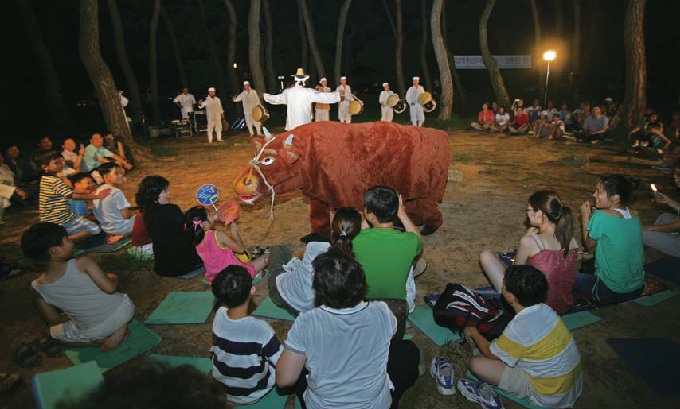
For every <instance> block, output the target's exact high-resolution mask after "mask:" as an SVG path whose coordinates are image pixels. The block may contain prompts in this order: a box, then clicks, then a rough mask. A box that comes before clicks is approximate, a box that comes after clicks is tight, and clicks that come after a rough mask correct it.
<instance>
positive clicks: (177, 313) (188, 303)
mask: <svg viewBox="0 0 680 409" xmlns="http://www.w3.org/2000/svg"><path fill="white" fill-rule="evenodd" d="M214 305H215V296H213V294H212V292H211V291H197V292H171V293H169V294H168V295H167V296H166V297H165V299H164V300H163V301H162V302H161V303H160V304H159V305H158V307H156V309H155V310H154V311H153V312H152V313H151V315H150V316H149V318H147V319H146V323H147V324H203V323H204V322H205V321H206V320H207V319H208V315H210V311H211V310H212V309H213V306H214Z"/></svg>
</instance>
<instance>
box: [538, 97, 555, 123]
mask: <svg viewBox="0 0 680 409" xmlns="http://www.w3.org/2000/svg"><path fill="white" fill-rule="evenodd" d="M541 113H545V116H546V117H547V118H548V122H550V121H552V119H553V116H555V115H557V108H555V105H554V103H553V102H552V100H550V101H548V106H546V108H545V109H544V110H543V111H541Z"/></svg>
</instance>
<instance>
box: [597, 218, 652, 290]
mask: <svg viewBox="0 0 680 409" xmlns="http://www.w3.org/2000/svg"><path fill="white" fill-rule="evenodd" d="M586 230H588V232H589V233H588V235H589V236H590V238H591V239H593V240H597V247H596V248H595V275H597V277H598V278H599V279H600V280H602V282H604V284H605V285H606V286H607V287H608V288H609V289H610V290H612V291H614V292H617V293H628V292H631V291H635V290H637V289H638V288H640V287H642V286H643V285H644V283H645V271H644V269H643V267H642V266H643V264H644V259H645V258H644V254H643V250H642V224H641V223H640V218H639V217H638V216H635V217H631V218H630V219H622V218H620V217H616V216H613V215H610V214H607V213H605V212H603V211H596V212H595V213H593V216H592V217H591V218H590V222H588V226H587V227H586Z"/></svg>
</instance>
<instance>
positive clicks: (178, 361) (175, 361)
mask: <svg viewBox="0 0 680 409" xmlns="http://www.w3.org/2000/svg"><path fill="white" fill-rule="evenodd" d="M145 362H161V363H163V364H166V365H167V366H169V367H170V368H177V367H178V366H183V365H191V366H193V367H194V368H196V369H198V371H199V372H200V373H202V374H204V375H208V374H209V373H210V371H211V370H212V361H211V360H210V358H196V357H190V356H173V355H160V354H151V355H149V356H148V357H147V358H146V359H145Z"/></svg>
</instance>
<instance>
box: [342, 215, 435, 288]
mask: <svg viewBox="0 0 680 409" xmlns="http://www.w3.org/2000/svg"><path fill="white" fill-rule="evenodd" d="M352 247H353V248H354V255H355V256H356V259H357V260H358V261H359V263H361V266H362V267H363V268H364V272H365V273H366V283H367V284H368V292H367V294H366V298H367V299H375V298H395V299H406V279H407V278H408V272H409V270H410V269H411V264H413V259H414V258H415V257H416V256H417V255H418V254H420V250H421V249H422V247H423V245H422V243H421V241H420V237H418V235H416V234H415V233H409V232H400V231H398V230H392V229H377V228H372V229H366V230H363V231H362V232H361V233H359V234H358V235H357V236H356V237H355V238H354V240H352Z"/></svg>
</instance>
